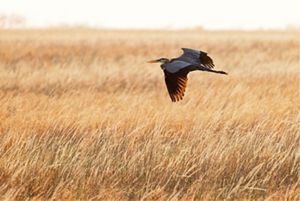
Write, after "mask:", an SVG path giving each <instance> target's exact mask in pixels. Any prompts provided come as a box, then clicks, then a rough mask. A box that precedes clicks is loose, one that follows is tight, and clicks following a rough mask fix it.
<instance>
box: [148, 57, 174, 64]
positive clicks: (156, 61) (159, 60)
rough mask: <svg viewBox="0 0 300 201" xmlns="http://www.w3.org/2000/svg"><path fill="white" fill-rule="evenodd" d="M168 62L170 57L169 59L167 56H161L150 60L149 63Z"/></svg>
mask: <svg viewBox="0 0 300 201" xmlns="http://www.w3.org/2000/svg"><path fill="white" fill-rule="evenodd" d="M168 62H169V59H167V58H160V59H156V60H151V61H148V63H161V64H165V63H168Z"/></svg>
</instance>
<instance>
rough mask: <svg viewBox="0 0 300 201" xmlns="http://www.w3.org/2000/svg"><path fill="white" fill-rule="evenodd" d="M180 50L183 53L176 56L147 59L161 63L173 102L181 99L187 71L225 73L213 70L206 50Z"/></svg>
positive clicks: (211, 61) (212, 64)
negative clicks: (172, 57)
mask: <svg viewBox="0 0 300 201" xmlns="http://www.w3.org/2000/svg"><path fill="white" fill-rule="evenodd" d="M182 50H183V54H182V55H181V56H180V57H178V58H174V59H170V60H169V59H167V58H160V59H156V60H152V61H148V63H161V65H160V66H161V68H162V70H163V71H164V74H165V82H166V85H167V88H168V92H169V95H170V98H171V100H172V101H173V102H176V101H179V100H182V98H183V96H184V92H185V88H186V83H187V74H188V73H189V72H191V71H195V70H201V71H208V72H212V73H220V74H225V75H227V73H226V72H224V71H216V70H213V68H214V66H215V65H214V63H213V60H212V59H211V58H210V57H209V56H208V55H207V53H206V52H203V51H199V50H194V49H189V48H182Z"/></svg>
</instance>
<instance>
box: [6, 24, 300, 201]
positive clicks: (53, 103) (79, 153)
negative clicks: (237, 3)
mask: <svg viewBox="0 0 300 201" xmlns="http://www.w3.org/2000/svg"><path fill="white" fill-rule="evenodd" d="M299 42H300V40H299V33H298V32H292V31H289V32H288V31H254V32H240V31H223V32H217V31H216V32H206V31H199V30H198V31H197V30H186V31H112V30H89V29H70V30H59V29H57V30H55V29H51V30H1V31H0V199H1V200H31V199H41V200H167V199H169V200H299V193H300V187H299V170H300V154H299V151H300V150H299V148H300V147H299V145H300V141H299V140H300V132H299V131H300V128H299V109H300V101H299V70H300V69H299V60H300V55H299V52H300V47H299ZM181 47H191V48H198V49H203V50H205V51H207V52H209V54H210V56H212V57H213V58H214V61H215V64H216V66H217V69H221V70H225V71H227V72H228V73H229V75H228V76H222V75H216V74H209V73H203V72H194V73H192V74H190V75H189V83H188V88H187V92H186V95H185V97H184V100H183V101H181V102H178V103H172V102H171V101H170V99H169V97H168V94H167V90H166V88H165V85H164V80H163V74H162V72H161V69H160V68H159V66H158V65H150V64H147V63H146V61H147V60H149V59H156V58H158V57H161V56H164V57H175V56H177V55H179V54H181V51H180V48H181Z"/></svg>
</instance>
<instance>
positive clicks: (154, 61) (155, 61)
mask: <svg viewBox="0 0 300 201" xmlns="http://www.w3.org/2000/svg"><path fill="white" fill-rule="evenodd" d="M157 62H158V61H157V60H151V61H147V63H157Z"/></svg>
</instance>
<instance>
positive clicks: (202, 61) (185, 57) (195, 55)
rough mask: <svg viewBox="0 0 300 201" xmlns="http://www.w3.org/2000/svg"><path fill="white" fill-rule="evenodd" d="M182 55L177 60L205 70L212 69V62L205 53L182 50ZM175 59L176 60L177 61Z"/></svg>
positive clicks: (188, 49) (187, 49)
mask: <svg viewBox="0 0 300 201" xmlns="http://www.w3.org/2000/svg"><path fill="white" fill-rule="evenodd" d="M182 50H183V54H182V55H181V56H180V57H178V58H177V59H178V60H181V61H186V62H189V63H191V64H194V65H195V64H197V65H203V66H205V67H206V68H210V69H212V68H214V66H215V65H214V62H213V60H212V59H211V58H210V57H209V56H208V55H207V53H206V52H203V51H199V50H194V49H190V48H182ZM177 59H176V60H177Z"/></svg>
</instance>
